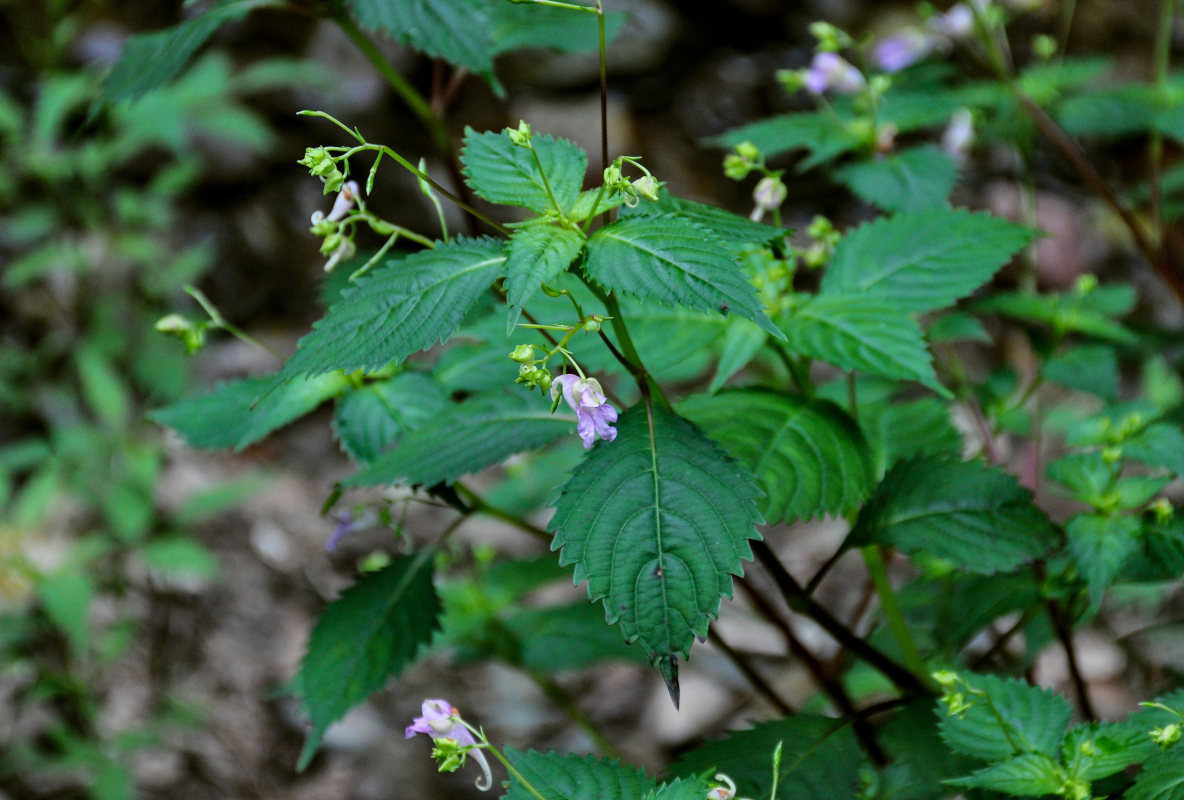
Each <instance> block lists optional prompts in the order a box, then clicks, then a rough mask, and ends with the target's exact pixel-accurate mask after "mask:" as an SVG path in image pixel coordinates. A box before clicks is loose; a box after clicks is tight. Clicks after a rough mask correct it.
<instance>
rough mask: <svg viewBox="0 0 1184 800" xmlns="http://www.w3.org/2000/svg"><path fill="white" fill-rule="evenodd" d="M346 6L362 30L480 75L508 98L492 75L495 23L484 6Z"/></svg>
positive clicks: (375, 1) (479, 1)
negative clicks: (382, 34)
mask: <svg viewBox="0 0 1184 800" xmlns="http://www.w3.org/2000/svg"><path fill="white" fill-rule="evenodd" d="M345 5H346V7H347V8H348V9H349V10H350V12H351V13H352V14H353V16H354V18H355V19H357V21H358V23H359V24H360V25H362V26H363V27H366V28H372V29H375V30H380V31H382V32H383V33H385V34H387V35H388V36H390V37H391V38H392V39H394V40H395V41H397V42H400V43H402V44H406V45H410V46H411V47H414V48H415V49H416V50H419V51H421V52H424V53H427V54H428V55H430V56H434V57H435V58H442V59H444V60H445V61H447V62H448V63H449V64H453V65H455V66H458V67H464V68H465V69H468V70H469V71H471V72H475V73H477V74H478V75H480V76H481V77H482V78H484V79H485V80H487V81H489V84H490V85H491V86H492V87H493V89H494V91H495V92H497V93H498V94H499V95H500V94H502V93H503V90H502V87H501V84H500V83H498V81H497V78H496V77H494V74H493V56H494V50H493V47H492V41H491V38H490V19H489V16H488V14H487V10H486V9H487V7H486V3H485V2H483V0H397V2H391V0H346V3H345Z"/></svg>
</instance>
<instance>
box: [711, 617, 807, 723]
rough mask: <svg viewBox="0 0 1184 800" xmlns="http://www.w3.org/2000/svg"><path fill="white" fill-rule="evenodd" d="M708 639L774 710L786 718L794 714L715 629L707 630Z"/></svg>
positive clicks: (787, 704)
mask: <svg viewBox="0 0 1184 800" xmlns="http://www.w3.org/2000/svg"><path fill="white" fill-rule="evenodd" d="M707 639H708V640H709V641H710V642H711V643H712V644H713V645H715V646H716V647H718V648H719V651H720V652H721V653H723V654H724V655H725V656H726V657H727V659H728V660H729V661H731V662H732V665H733V666H735V667H736V669H738V670H740V672H741V673H742V674H743V675H744V677H745V678H746V679H747V680H748V682H749V683H750V684H752V688H754V689H756V691H757V692H758V693H759V694H760V695H761V696H762V697H764V698H765V699H766V700H768V701H769V703H770V704H771V705H772V706H773V707H774V708H776V709H777V710H778V711H780V712H781V713H782V714H784V715H785V716H790V715H792V714H793V713H794V710H793V708H792V707H791V706H790V705H789V703H787V702H785V700H783V699H782V698H781V696H780V695H778V694H777V692H776V691H775V690H774V689H773V687H772V686H770V685H769V682H768V681H766V680H765V679H764V677H763V676H762V675H761V674H760V673H759V672H757V671H756V668H755V667H753V666H752V664H749V663H748V659H746V658H745V657H744V656H743V655H741V654H740V653H738V652H736V650H735V649H733V647H732V646H731V645H730V644H728V643H727V642H726V641H724V638H723V637H722V636H720V635H719V633H718V632H717V631H716V630H715V628H709V629H708V630H707Z"/></svg>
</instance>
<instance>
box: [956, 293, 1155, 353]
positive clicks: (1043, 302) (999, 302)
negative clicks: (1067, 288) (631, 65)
mask: <svg viewBox="0 0 1184 800" xmlns="http://www.w3.org/2000/svg"><path fill="white" fill-rule="evenodd" d="M1094 291H1095V292H1097V291H1100V289H1096V290H1094ZM1091 294H1092V293H1091ZM1086 297H1088V295H1086V296H1082V295H1081V294H1080V293H1076V292H1074V293H1065V294H1044V295H1039V294H1031V293H1029V292H1010V293H1008V292H1003V293H1000V294H996V295H994V296H992V297H988V298H986V299H985V300H982V301H980V302H978V303H976V304H975V308H976V309H977V310H980V311H994V312H995V313H997V314H1002V315H1004V316H1007V317H1012V318H1013V319H1019V320H1025V321H1028V322H1040V323H1044V324H1046V325H1048V326H1049V327H1051V328H1052V329H1053V331H1055V332H1056V333H1057V334H1058V335H1064V334H1066V333H1084V334H1087V335H1089V336H1094V337H1097V338H1099V339H1106V340H1108V341H1111V342H1118V343H1119V344H1132V343H1133V342H1135V340H1136V339H1135V335H1134V334H1133V333H1131V332H1130V331H1128V330H1127V329H1126V328H1124V327H1122V326H1121V325H1119V324H1118V323H1116V322H1113V321H1112V320H1110V319H1108V317H1110V316H1117V315H1118V314H1115V313H1110V312H1109V311H1108V310H1100V309H1099V308H1098V307H1096V306H1093V305H1091V303H1089V302H1088V301H1087V300H1086ZM1119 313H1121V312H1119Z"/></svg>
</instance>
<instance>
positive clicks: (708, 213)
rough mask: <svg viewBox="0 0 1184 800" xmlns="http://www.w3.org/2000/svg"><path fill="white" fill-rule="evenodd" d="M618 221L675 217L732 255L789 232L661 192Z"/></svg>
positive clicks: (630, 210) (626, 213) (769, 241)
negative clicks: (700, 228)
mask: <svg viewBox="0 0 1184 800" xmlns="http://www.w3.org/2000/svg"><path fill="white" fill-rule="evenodd" d="M621 216H622V217H655V216H675V217H680V218H682V219H685V220H687V221H688V222H693V223H695V224H696V225H702V226H703V227H704V228H707V229H708V230H710V231H711V232H712V233H713V234H715V236H716V238H718V239H719V240H720V241H721V242H723V243H724V245H725V247H726V248H727V249H728V250H729V251H732V252H735V251H736V250H739V249H741V248H743V247H745V246H749V245H754V244H758V245H766V244H770V243H771V242H774V241H776V240H778V239H781V238H783V237H785V236H788V235H789V233H790V231H788V230H786V229H785V228H777V227H774V226H772V225H766V224H765V223H763V222H754V221H753V220H751V219H749V218H748V217H742V216H740V215H739V214H733V213H732V212H731V211H726V210H724V209H722V208H718V207H716V206H711V205H707V204H706V203H696V202H695V201H694V200H684V199H682V198H681V197H675V196H674V195H672V194H670V193H669V192H667V191H665V190H663V191H662V192H661V194H659V195H658V199H657V200H652V201H651V200H643V201H641V202H640V203H638V204H637V205H636V206H635V207H633V208H627V209H625V210H624V211H622V212H621Z"/></svg>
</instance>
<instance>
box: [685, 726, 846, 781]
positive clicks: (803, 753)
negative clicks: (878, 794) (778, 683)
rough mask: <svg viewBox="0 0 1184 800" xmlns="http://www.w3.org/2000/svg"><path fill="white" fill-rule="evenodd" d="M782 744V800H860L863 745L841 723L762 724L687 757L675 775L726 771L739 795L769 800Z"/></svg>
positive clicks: (780, 773) (705, 745) (729, 736)
mask: <svg viewBox="0 0 1184 800" xmlns="http://www.w3.org/2000/svg"><path fill="white" fill-rule="evenodd" d="M779 742H780V743H781V770H780V771H779V773H778V783H777V796H778V797H779V798H781V800H819V798H827V800H847V799H848V798H851V799H852V800H853V798H855V797H857V796H858V794H857V791H856V789H857V787H858V783H859V777H858V767H859V764H860V762H861V756H860V751H859V745H858V743H857V742H856V740H855V735H854V734H853V733H852V731H851V725H850V724H849V723H848V722H847V721H845V720H841V719H831V718H829V717H816V716H809V715H805V714H803V715H799V716H795V717H785V718H783V719H779V720H774V721H772V722H762V723H758V724H757V725H755V726H753V727H752V728H751V729H749V730H746V731H738V732H734V733H731V734H729V735H728V737H727V738H725V739H720V740H717V741H711V742H707V743H706V744H704V745H702V746H701V747H699V748H697V749H695V750H691V751H690V752H687V753H683V754H682V755H681V756H679V759H678V762H677V763H676V764H675V765H674V766H673V767H671V772H673V773H674V774H675V775H683V776H690V775H698V774H701V773H703V772H706V771H708V770H713V771H716V772H722V773H724V774H726V775H728V776H729V777H730V778H731V779H732V780H734V781H735V782H736V789H737V795H738V796H747V797H765V796H767V795H768V793H769V791H770V789H771V788H772V775H773V769H772V767H773V750H774V749H775V748H776V747H777V744H778V743H779Z"/></svg>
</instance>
